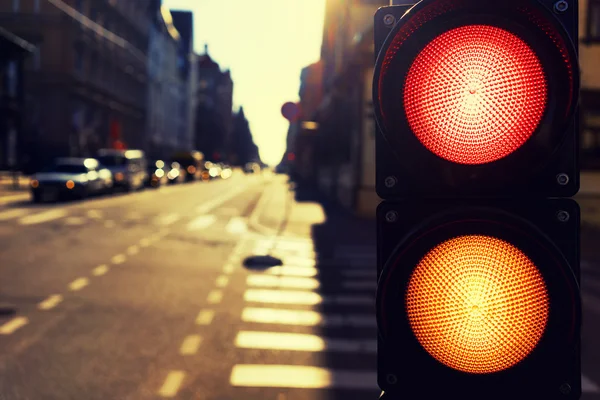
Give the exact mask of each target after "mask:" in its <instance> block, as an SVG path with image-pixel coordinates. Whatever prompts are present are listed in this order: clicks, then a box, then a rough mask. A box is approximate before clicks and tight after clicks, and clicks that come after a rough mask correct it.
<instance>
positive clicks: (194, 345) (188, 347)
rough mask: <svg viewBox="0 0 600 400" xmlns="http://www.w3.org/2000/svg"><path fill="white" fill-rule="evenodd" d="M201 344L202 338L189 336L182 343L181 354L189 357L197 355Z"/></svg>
mask: <svg viewBox="0 0 600 400" xmlns="http://www.w3.org/2000/svg"><path fill="white" fill-rule="evenodd" d="M200 343H202V337H201V336H200V335H189V336H187V337H186V338H185V339H184V340H183V343H181V347H180V348H179V354H181V355H184V356H187V355H192V354H196V353H197V352H198V348H199V347H200Z"/></svg>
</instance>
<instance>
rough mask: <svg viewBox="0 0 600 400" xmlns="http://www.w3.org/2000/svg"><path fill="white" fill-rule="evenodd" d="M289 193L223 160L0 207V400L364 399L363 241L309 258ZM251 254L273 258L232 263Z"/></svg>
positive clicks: (368, 284) (593, 383)
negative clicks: (130, 185) (121, 185)
mask: <svg viewBox="0 0 600 400" xmlns="http://www.w3.org/2000/svg"><path fill="white" fill-rule="evenodd" d="M291 202H293V200H292V199H291V198H290V197H289V195H288V194H287V188H286V187H285V182H284V181H283V180H282V179H279V178H273V177H269V176H244V175H242V174H240V173H236V174H235V175H234V176H233V177H232V178H230V179H228V180H224V181H214V182H208V183H194V184H187V185H178V186H172V187H166V188H162V189H160V190H146V191H144V192H140V193H133V194H127V195H117V196H110V197H104V198H97V199H90V200H87V201H85V202H73V203H66V204H56V205H32V204H29V203H26V202H23V203H17V204H4V205H3V206H0V256H1V257H0V263H1V265H0V306H2V307H3V308H4V309H5V311H6V310H14V314H12V315H0V399H10V400H12V399H15V400H20V399H32V400H38V399H57V400H70V399H74V400H75V399H77V400H81V399H85V400H94V399H102V400H106V399H119V400H120V399H125V400H129V399H131V400H138V399H142V400H145V399H150V400H152V399H164V398H175V399H199V400H236V399H244V400H342V399H344V400H365V399H376V398H377V397H378V394H379V391H378V389H377V387H376V384H375V376H376V344H375V338H376V336H375V333H376V325H375V319H374V317H373V309H372V306H373V298H374V291H375V282H374V265H375V261H374V257H375V254H374V249H373V248H372V247H369V246H362V247H361V246H359V245H356V244H352V245H348V246H337V247H335V248H332V249H329V250H331V251H330V252H329V254H328V258H329V260H328V261H327V262H323V263H321V264H320V265H315V262H314V259H315V257H316V254H315V251H316V249H314V243H313V241H312V240H311V233H313V230H312V229H311V226H313V225H314V224H318V223H320V222H322V219H323V215H321V214H322V212H321V211H320V210H319V206H318V205H317V204H314V203H312V204H311V203H309V202H308V203H304V204H295V205H294V207H290V204H292V203H291ZM599 204H600V203H599ZM586 207H587V206H586ZM320 213H321V214H320ZM583 216H584V219H585V218H586V211H585V209H584V211H583ZM284 220H285V221H286V223H285V224H283V223H282V222H283V221H284ZM340 226H341V225H340ZM343 229H344V230H346V229H350V228H346V227H345V226H344V228H343ZM346 233H348V232H346ZM349 236H351V235H349ZM598 243H600V230H597V229H593V228H590V227H586V228H584V231H583V235H582V281H583V284H582V291H583V296H582V297H583V302H584V303H583V304H584V322H585V323H584V329H583V334H582V337H583V347H584V348H583V352H582V367H583V368H582V369H583V382H584V385H583V386H584V392H585V393H584V396H583V397H582V398H583V399H584V400H600V395H599V391H600V389H599V388H598V383H600V346H598V345H597V343H598V338H599V337H600V322H599V321H600V246H598ZM266 252H270V253H271V254H273V255H276V256H278V257H280V258H282V259H283V260H284V264H285V266H284V267H277V268H269V269H263V268H255V267H246V266H244V261H245V260H246V259H247V257H249V256H251V255H254V254H264V253H266ZM342 267H343V268H342ZM432 384H435V382H432ZM482 398H485V394H482ZM535 400H537V399H535Z"/></svg>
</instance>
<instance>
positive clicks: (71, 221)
mask: <svg viewBox="0 0 600 400" xmlns="http://www.w3.org/2000/svg"><path fill="white" fill-rule="evenodd" d="M83 224H85V219H84V218H81V217H68V218H66V219H65V225H70V226H75V225H83Z"/></svg>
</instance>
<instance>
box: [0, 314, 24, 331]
mask: <svg viewBox="0 0 600 400" xmlns="http://www.w3.org/2000/svg"><path fill="white" fill-rule="evenodd" d="M28 323H29V319H27V317H14V318H13V319H11V320H10V321H8V322H6V323H4V324H3V325H2V326H0V335H10V334H11V333H13V332H15V331H16V330H17V329H19V328H21V327H23V326H25V325H27V324H28Z"/></svg>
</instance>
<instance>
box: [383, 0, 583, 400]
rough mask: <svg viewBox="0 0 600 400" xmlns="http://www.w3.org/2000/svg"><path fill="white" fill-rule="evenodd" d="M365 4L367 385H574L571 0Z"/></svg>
mask: <svg viewBox="0 0 600 400" xmlns="http://www.w3.org/2000/svg"><path fill="white" fill-rule="evenodd" d="M555 3H556V2H555V1H544V0H502V1H497V0H422V1H420V2H417V3H416V4H414V5H406V6H390V7H383V8H381V9H379V10H378V12H377V13H376V15H375V20H374V21H375V25H374V27H375V51H376V55H377V58H376V63H375V69H374V79H373V104H374V110H375V118H376V121H377V135H376V167H377V173H376V174H377V182H376V189H377V193H378V194H379V196H380V197H381V198H382V199H384V201H383V202H382V203H381V204H380V206H379V208H378V210H377V235H378V236H377V245H378V284H377V287H378V289H377V307H376V308H377V325H378V383H379V386H380V387H381V388H382V389H383V390H384V391H385V392H386V395H387V396H388V397H387V398H388V399H390V400H395V399H404V398H419V399H422V400H429V399H436V400H437V399H440V398H451V397H457V398H461V399H467V400H471V399H472V400H475V399H478V400H479V399H482V398H485V399H488V400H490V399H491V400H496V399H498V400H499V399H502V400H506V399H507V398H510V399H512V400H525V399H527V400H530V399H545V400H553V399H565V400H566V399H568V400H574V399H579V398H580V396H581V371H580V368H581V366H580V324H581V301H580V293H579V279H580V277H579V275H580V273H579V206H578V205H577V203H576V202H575V201H573V200H571V199H568V198H566V197H570V196H572V195H574V194H575V193H576V192H577V191H578V189H579V167H578V160H577V153H578V147H577V146H578V125H577V124H578V115H577V114H578V95H579V69H578V60H577V54H578V49H577V46H576V44H575V43H576V40H577V32H578V26H577V15H578V14H577V2H575V1H569V2H568V3H567V6H566V7H564V5H563V6H561V7H556V6H555Z"/></svg>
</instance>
